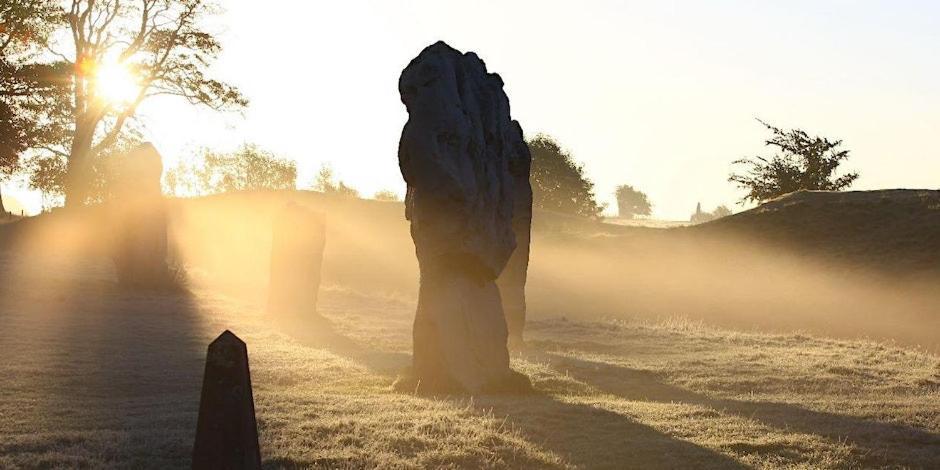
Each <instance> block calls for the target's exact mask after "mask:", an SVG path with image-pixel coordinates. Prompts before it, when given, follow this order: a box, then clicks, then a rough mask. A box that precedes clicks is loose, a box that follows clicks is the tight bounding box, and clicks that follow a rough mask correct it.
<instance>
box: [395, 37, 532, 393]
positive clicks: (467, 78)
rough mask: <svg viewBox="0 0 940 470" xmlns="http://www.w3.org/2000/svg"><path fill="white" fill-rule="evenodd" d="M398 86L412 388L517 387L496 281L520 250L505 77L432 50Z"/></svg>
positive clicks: (515, 142)
mask: <svg viewBox="0 0 940 470" xmlns="http://www.w3.org/2000/svg"><path fill="white" fill-rule="evenodd" d="M398 88H399V92H400V93H401V98H402V102H403V103H404V104H405V106H406V108H407V109H408V115H409V117H408V122H407V123H406V124H405V127H404V129H403V130H402V136H401V141H400V143H399V149H398V158H399V166H400V168H401V172H402V176H403V177H404V179H405V182H406V183H407V184H408V192H407V195H406V198H405V216H406V217H407V218H408V220H410V221H411V235H412V239H413V240H414V243H415V252H416V254H417V257H418V264H419V267H420V271H421V288H420V290H419V296H418V309H417V313H416V315H415V325H414V373H415V376H416V380H417V381H419V382H421V383H423V384H426V386H429V387H434V386H436V385H440V386H441V387H440V388H444V389H452V388H457V389H462V390H465V391H469V392H471V393H475V392H480V391H486V390H494V389H499V388H502V386H501V385H500V384H503V383H506V382H508V381H513V382H519V379H518V376H517V375H516V374H514V373H513V372H512V371H511V370H510V369H509V353H508V349H507V347H506V341H507V329H506V321H505V318H504V315H503V311H502V305H501V301H500V294H499V290H498V288H497V287H496V284H495V279H496V278H497V276H499V274H500V272H502V271H503V268H504V267H505V266H506V263H507V261H508V260H509V258H510V255H511V254H512V253H513V250H514V249H515V247H516V241H515V236H514V234H513V227H512V220H513V212H514V206H515V202H514V201H515V194H516V189H515V183H514V177H513V173H512V170H511V167H512V166H513V165H514V162H515V161H516V159H518V158H524V157H520V156H518V155H517V153H518V152H520V149H521V148H522V147H524V146H525V143H524V141H522V133H521V130H520V128H519V125H518V123H516V122H514V121H512V119H511V117H510V113H509V99H508V98H507V97H506V94H505V93H504V92H503V82H502V79H500V77H499V76H498V75H496V74H490V73H487V71H486V66H485V65H484V64H483V62H482V61H481V60H480V59H479V58H478V57H477V56H476V55H475V54H473V53H467V54H461V53H460V52H458V51H457V50H455V49H453V48H451V47H450V46H448V45H447V44H444V43H443V42H438V43H436V44H434V45H432V46H430V47H428V48H426V49H425V50H424V51H422V52H421V54H419V55H418V57H416V58H415V59H414V60H412V61H411V63H410V64H409V65H408V67H406V68H405V70H404V71H403V72H402V74H401V78H400V79H399V83H398ZM520 203H521V202H520ZM528 204H529V205H530V206H531V199H530V200H529V203H528Z"/></svg>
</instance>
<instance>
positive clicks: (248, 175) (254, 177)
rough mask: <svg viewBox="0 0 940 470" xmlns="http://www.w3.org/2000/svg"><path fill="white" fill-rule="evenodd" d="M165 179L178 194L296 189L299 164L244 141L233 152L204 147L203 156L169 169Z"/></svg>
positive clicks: (168, 185)
mask: <svg viewBox="0 0 940 470" xmlns="http://www.w3.org/2000/svg"><path fill="white" fill-rule="evenodd" d="M164 182H165V184H166V187H167V189H168V190H169V192H171V193H173V194H176V195H200V194H218V193H224V192H232V191H254V190H263V189H294V188H295V187H296V186H297V165H296V163H294V162H293V161H290V160H284V159H281V158H278V157H277V156H275V155H274V154H272V153H271V152H267V151H264V150H261V149H260V148H258V146H256V145H252V144H244V145H242V146H241V147H240V148H238V150H236V151H234V152H231V153H220V152H213V151H210V150H203V152H202V155H201V156H200V157H199V158H197V159H195V160H191V161H180V162H179V163H177V164H176V166H174V167H172V168H170V169H169V170H167V171H166V174H165V175H164Z"/></svg>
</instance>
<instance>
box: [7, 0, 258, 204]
mask: <svg viewBox="0 0 940 470" xmlns="http://www.w3.org/2000/svg"><path fill="white" fill-rule="evenodd" d="M13 3H17V4H20V3H44V4H45V3H48V4H52V5H56V7H55V10H53V12H52V13H51V14H49V15H46V16H41V17H39V19H38V20H37V23H38V24H39V25H40V27H42V28H46V29H47V30H52V31H58V30H64V31H63V32H64V34H59V35H58V36H59V37H61V38H62V40H61V41H58V42H53V43H49V44H46V45H45V46H46V49H47V51H46V52H47V53H46V54H45V57H55V62H47V63H45V64H42V63H40V62H39V61H38V59H39V58H37V60H36V61H34V62H32V64H33V65H46V66H47V68H49V69H50V70H55V71H57V72H58V73H59V75H58V77H57V80H56V82H57V83H65V84H68V85H69V86H68V88H67V93H61V94H57V95H56V96H54V97H53V98H54V99H53V101H54V103H52V104H51V105H50V106H47V107H45V108H43V109H44V111H43V112H44V113H45V114H46V117H47V119H43V120H39V121H41V122H42V123H43V125H42V127H43V129H41V135H43V136H45V137H44V140H43V141H42V142H35V143H32V144H31V148H33V149H35V150H37V151H41V152H43V153H45V154H46V158H52V157H55V158H58V159H60V160H64V161H65V166H66V170H67V173H66V178H65V181H64V182H63V184H64V187H65V196H66V204H67V205H73V204H84V203H86V202H88V201H89V200H91V199H93V198H92V197H91V193H92V188H93V185H94V176H93V175H94V162H95V158H96V157H97V156H98V155H99V154H102V153H104V152H105V151H106V150H108V149H109V148H111V147H113V146H115V145H119V143H120V141H121V138H122V136H123V135H124V132H125V131H126V130H127V128H128V126H129V124H130V123H132V122H133V121H134V117H135V115H136V112H137V109H138V107H139V106H140V104H141V103H142V102H143V101H144V100H146V99H148V98H150V97H153V96H160V95H165V96H176V97H180V98H183V99H185V100H187V101H188V102H190V103H192V104H202V105H206V106H208V107H210V108H213V109H219V110H221V109H238V108H241V107H244V106H245V105H247V101H246V99H245V98H244V97H243V96H242V95H241V93H240V92H239V91H238V90H237V89H236V88H234V87H232V86H231V85H228V84H226V83H223V82H220V81H217V80H214V79H212V78H209V77H208V76H207V70H208V68H209V66H210V64H211V63H212V61H213V60H214V59H215V58H216V57H217V56H218V54H219V52H220V50H221V45H220V44H219V42H218V40H217V39H216V38H215V36H213V35H212V34H211V33H209V32H206V31H205V30H204V29H203V28H202V23H203V22H204V20H205V18H206V17H207V16H209V15H211V14H213V13H215V12H216V11H217V8H216V6H215V5H214V4H212V3H210V2H209V1H208V0H127V1H122V0H69V1H67V2H40V1H39V0H32V1H24V2H13ZM53 36H55V35H53ZM115 74H118V75H123V82H124V83H122V84H119V85H121V86H123V87H126V88H127V89H126V90H125V91H129V93H127V96H124V97H122V98H120V99H115V97H114V96H109V91H113V90H109V89H108V86H110V85H111V84H109V83H108V81H109V80H111V79H112V77H113V76H114V75H115ZM127 82H133V83H127ZM31 96H32V97H38V96H41V93H38V92H36V91H33V92H31ZM57 165H59V163H55V164H53V163H51V162H48V163H47V164H46V165H45V166H46V167H54V166H57Z"/></svg>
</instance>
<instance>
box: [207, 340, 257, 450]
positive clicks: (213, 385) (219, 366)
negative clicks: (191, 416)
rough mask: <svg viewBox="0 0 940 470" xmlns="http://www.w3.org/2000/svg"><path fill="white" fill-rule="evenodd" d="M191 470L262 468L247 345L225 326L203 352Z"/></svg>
mask: <svg viewBox="0 0 940 470" xmlns="http://www.w3.org/2000/svg"><path fill="white" fill-rule="evenodd" d="M192 468H199V469H203V468H204V469H213V468H231V469H255V468H257V469H260V468H261V451H260V449H259V447H258V424H257V421H256V419H255V401H254V396H253V394H252V392H251V372H250V371H249V368H248V348H247V347H246V346H245V342H244V341H242V340H241V339H239V338H238V336H235V335H234V334H233V333H232V332H231V331H228V330H225V331H224V332H223V333H222V334H221V335H219V337H218V338H216V339H215V341H213V342H212V343H211V344H209V349H208V352H207V353H206V371H205V374H204V376H203V379H202V396H201V398H200V399H199V420H198V421H197V423H196V440H195V443H194V444H193V465H192Z"/></svg>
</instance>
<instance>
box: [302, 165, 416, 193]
mask: <svg viewBox="0 0 940 470" xmlns="http://www.w3.org/2000/svg"><path fill="white" fill-rule="evenodd" d="M313 190H314V191H320V192H321V193H323V194H326V195H329V196H340V197H350V198H358V197H359V191H358V190H356V189H355V188H353V187H352V186H347V185H346V184H345V183H343V182H342V181H339V182H337V181H336V178H335V176H334V174H333V167H332V166H330V165H329V164H327V163H324V164H322V165H320V171H319V172H317V177H316V180H315V181H314V183H313ZM393 194H394V193H393ZM395 198H396V200H397V198H398V196H397V195H396V196H395Z"/></svg>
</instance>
